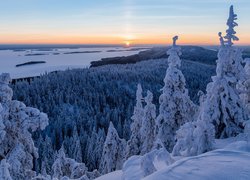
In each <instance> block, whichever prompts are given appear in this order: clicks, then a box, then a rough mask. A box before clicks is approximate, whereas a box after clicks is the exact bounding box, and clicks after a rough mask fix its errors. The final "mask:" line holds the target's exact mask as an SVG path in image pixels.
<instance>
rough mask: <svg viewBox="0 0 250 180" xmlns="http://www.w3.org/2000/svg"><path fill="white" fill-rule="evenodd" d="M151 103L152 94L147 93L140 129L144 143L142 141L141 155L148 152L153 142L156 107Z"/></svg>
mask: <svg viewBox="0 0 250 180" xmlns="http://www.w3.org/2000/svg"><path fill="white" fill-rule="evenodd" d="M152 101H153V94H152V93H151V92H150V91H148V92H147V96H146V97H145V102H146V106H145V107H144V116H143V120H142V127H141V138H142V139H144V141H142V149H141V155H144V154H146V153H148V152H150V151H151V150H152V148H153V146H154V142H155V119H156V107H155V105H154V104H153V103H152Z"/></svg>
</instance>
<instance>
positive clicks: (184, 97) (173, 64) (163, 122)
mask: <svg viewBox="0 0 250 180" xmlns="http://www.w3.org/2000/svg"><path fill="white" fill-rule="evenodd" d="M177 39H178V36H175V37H174V38H173V47H172V48H171V49H169V50H168V52H167V54H168V55H169V57H168V65H169V67H168V69H167V72H166V76H165V79H164V84H165V85H164V87H163V88H162V94H161V96H160V98H159V103H160V107H159V115H158V117H157V126H156V133H157V138H159V139H160V140H161V141H162V142H163V144H164V145H165V147H166V149H167V150H168V151H171V150H172V148H173V146H174V144H175V140H174V137H175V132H176V131H177V130H178V129H179V127H180V126H181V125H183V124H184V123H185V122H189V121H192V120H193V116H194V115H195V111H196V107H195V105H194V104H193V102H192V101H191V100H190V97H189V95H188V90H187V89H186V87H185V86H186V81H185V78H184V75H183V74H182V72H181V70H180V66H181V59H180V57H179V56H180V55H181V49H180V47H178V46H177V45H176V41H177Z"/></svg>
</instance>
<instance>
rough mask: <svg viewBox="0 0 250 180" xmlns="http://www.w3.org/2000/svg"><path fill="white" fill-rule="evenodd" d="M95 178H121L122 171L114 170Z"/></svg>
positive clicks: (109, 179)
mask: <svg viewBox="0 0 250 180" xmlns="http://www.w3.org/2000/svg"><path fill="white" fill-rule="evenodd" d="M96 180H122V171H114V172H111V173H109V174H106V175H104V176H101V177H99V178H97V179H96Z"/></svg>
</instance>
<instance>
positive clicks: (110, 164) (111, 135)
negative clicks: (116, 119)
mask: <svg viewBox="0 0 250 180" xmlns="http://www.w3.org/2000/svg"><path fill="white" fill-rule="evenodd" d="M125 147H126V141H125V140H124V139H120V138H119V135H118V133H117V131H116V129H115V128H114V125H113V123H112V122H110V124H109V129H108V134H107V137H106V140H105V143H104V147H103V153H102V159H101V163H100V168H99V171H100V172H101V173H102V174H107V173H109V172H112V171H115V170H119V169H121V168H122V165H123V161H124V155H125V154H124V148H125Z"/></svg>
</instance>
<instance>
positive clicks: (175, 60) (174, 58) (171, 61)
mask: <svg viewBox="0 0 250 180" xmlns="http://www.w3.org/2000/svg"><path fill="white" fill-rule="evenodd" d="M177 40H178V36H174V37H173V46H172V48H170V49H169V50H168V51H167V55H169V57H168V65H169V66H170V67H180V66H181V59H180V57H179V56H181V48H180V47H179V46H177V44H176V42H177Z"/></svg>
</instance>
